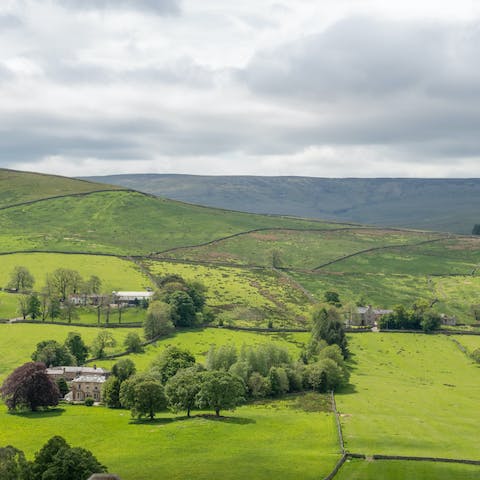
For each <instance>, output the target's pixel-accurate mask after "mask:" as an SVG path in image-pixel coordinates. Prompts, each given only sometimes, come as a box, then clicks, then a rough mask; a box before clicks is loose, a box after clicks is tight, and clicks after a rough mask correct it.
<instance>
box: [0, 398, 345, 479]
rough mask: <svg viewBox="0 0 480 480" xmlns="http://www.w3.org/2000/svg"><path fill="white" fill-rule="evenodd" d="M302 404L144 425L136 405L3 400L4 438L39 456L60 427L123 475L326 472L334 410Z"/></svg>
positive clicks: (333, 447)
mask: <svg viewBox="0 0 480 480" xmlns="http://www.w3.org/2000/svg"><path fill="white" fill-rule="evenodd" d="M295 404H296V402H295V399H291V400H283V401H275V402H267V403H264V404H254V405H247V406H243V407H240V408H238V409H237V410H236V411H235V412H233V413H230V412H224V414H225V415H228V418H223V419H220V420H215V419H213V418H211V417H199V416H198V417H193V418H190V419H187V418H185V417H177V416H175V415H172V414H170V413H163V414H160V415H159V418H158V420H157V421H156V422H153V423H152V422H145V423H143V424H131V423H130V421H129V416H130V415H129V412H128V411H125V410H109V409H106V408H103V407H93V408H92V407H90V408H89V407H83V406H66V407H63V410H57V411H52V412H50V413H39V414H26V415H9V414H7V413H5V409H4V408H3V407H0V422H1V425H2V428H1V429H0V445H8V444H13V445H15V446H16V447H17V448H20V449H22V450H24V451H25V453H26V455H27V458H29V459H31V458H33V454H34V452H35V451H37V450H38V449H39V448H40V446H41V445H42V444H43V443H45V442H46V441H47V440H48V439H49V438H50V437H52V436H53V435H59V434H60V435H62V436H64V437H65V438H66V439H67V441H68V442H70V443H71V444H72V445H74V446H82V447H84V448H87V449H90V450H92V451H93V452H94V454H95V455H96V456H97V458H98V459H99V460H100V462H102V463H104V464H105V465H107V466H108V468H109V471H110V472H115V473H117V474H118V475H119V476H120V477H121V478H122V480H150V479H152V478H169V479H186V478H195V479H198V480H209V479H211V478H222V479H226V480H241V479H245V478H249V479H252V480H269V479H271V478H282V479H286V480H289V479H291V480H294V479H295V480H296V479H299V478H302V479H305V480H308V479H312V480H314V479H318V478H322V477H324V476H325V475H327V474H328V472H329V471H330V470H331V469H332V468H333V466H334V464H335V462H336V461H337V459H338V446H337V438H336V430H335V422H334V419H333V416H332V414H329V413H323V412H305V411H303V410H299V409H298V408H295ZM32 432H35V434H34V435H33V434H32ZM99 439H101V441H99Z"/></svg>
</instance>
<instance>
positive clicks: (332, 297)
mask: <svg viewBox="0 0 480 480" xmlns="http://www.w3.org/2000/svg"><path fill="white" fill-rule="evenodd" d="M324 296H325V301H326V302H327V303H329V304H330V305H335V306H336V307H341V306H342V304H341V302H340V295H339V294H338V293H337V292H332V291H328V292H325V295H324Z"/></svg>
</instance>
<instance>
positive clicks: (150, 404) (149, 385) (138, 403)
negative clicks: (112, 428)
mask: <svg viewBox="0 0 480 480" xmlns="http://www.w3.org/2000/svg"><path fill="white" fill-rule="evenodd" d="M166 407H167V399H166V397H165V390H164V388H163V386H162V384H161V383H160V382H157V381H155V380H146V381H144V382H140V383H138V384H137V385H135V388H134V401H133V405H132V407H131V410H132V416H133V417H136V418H142V417H149V418H150V420H153V419H154V418H155V413H157V412H160V411H162V410H165V408H166Z"/></svg>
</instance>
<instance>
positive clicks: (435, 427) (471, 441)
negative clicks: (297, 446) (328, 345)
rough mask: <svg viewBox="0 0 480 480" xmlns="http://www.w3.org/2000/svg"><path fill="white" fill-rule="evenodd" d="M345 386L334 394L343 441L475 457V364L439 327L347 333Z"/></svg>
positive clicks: (368, 450) (354, 448)
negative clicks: (418, 331)
mask: <svg viewBox="0 0 480 480" xmlns="http://www.w3.org/2000/svg"><path fill="white" fill-rule="evenodd" d="M349 340H350V350H351V352H352V353H353V355H352V359H351V365H352V376H351V379H350V383H351V384H352V387H351V391H348V390H347V391H345V392H344V393H340V394H338V395H337V396H336V398H337V406H338V410H339V412H340V413H341V421H342V425H343V433H344V438H345V444H346V448H347V449H348V450H349V451H351V452H358V453H363V454H367V455H371V454H390V455H413V456H435V457H447V458H469V459H477V460H478V459H480V455H479V451H478V445H477V442H478V429H479V426H480V412H479V409H478V403H479V401H480V369H479V368H478V366H477V365H475V364H474V363H473V362H472V361H471V360H470V359H469V358H468V357H467V356H466V355H465V354H464V353H463V352H461V351H460V349H458V347H457V346H456V345H455V343H454V342H453V341H452V340H451V339H450V338H449V337H447V336H443V335H423V334H397V333H364V334H358V335H350V337H349Z"/></svg>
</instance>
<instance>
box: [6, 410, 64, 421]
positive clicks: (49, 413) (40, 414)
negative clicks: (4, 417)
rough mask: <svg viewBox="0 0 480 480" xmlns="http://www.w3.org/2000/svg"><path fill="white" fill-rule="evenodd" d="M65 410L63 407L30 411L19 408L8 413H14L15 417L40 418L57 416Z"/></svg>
mask: <svg viewBox="0 0 480 480" xmlns="http://www.w3.org/2000/svg"><path fill="white" fill-rule="evenodd" d="M64 412H65V409H64V408H49V409H48V410H36V411H35V412H32V411H30V410H19V411H15V410H14V411H9V412H8V413H9V415H15V416H17V417H23V418H33V419H42V418H52V417H59V416H60V415H62V414H63V413H64Z"/></svg>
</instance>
